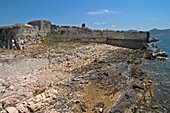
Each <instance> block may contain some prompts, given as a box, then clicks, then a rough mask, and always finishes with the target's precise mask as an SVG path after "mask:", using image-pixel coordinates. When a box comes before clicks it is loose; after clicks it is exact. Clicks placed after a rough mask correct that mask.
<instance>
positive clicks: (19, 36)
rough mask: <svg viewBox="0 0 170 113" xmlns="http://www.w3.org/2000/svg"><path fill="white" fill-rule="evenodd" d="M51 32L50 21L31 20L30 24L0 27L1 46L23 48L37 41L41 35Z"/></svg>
mask: <svg viewBox="0 0 170 113" xmlns="http://www.w3.org/2000/svg"><path fill="white" fill-rule="evenodd" d="M50 32H51V23H50V22H48V21H43V20H41V21H31V22H29V23H28V24H15V25H12V26H6V27H1V28H0V47H1V48H7V49H23V48H25V47H26V46H28V45H30V44H32V43H37V42H39V41H40V38H41V37H45V36H46V35H47V34H48V33H50Z"/></svg>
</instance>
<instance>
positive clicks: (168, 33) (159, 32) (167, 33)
mask: <svg viewBox="0 0 170 113" xmlns="http://www.w3.org/2000/svg"><path fill="white" fill-rule="evenodd" d="M149 33H150V35H151V36H170V29H163V30H160V29H152V30H150V31H149Z"/></svg>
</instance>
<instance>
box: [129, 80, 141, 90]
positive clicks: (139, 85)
mask: <svg viewBox="0 0 170 113" xmlns="http://www.w3.org/2000/svg"><path fill="white" fill-rule="evenodd" d="M132 88H133V89H144V86H143V84H142V83H140V82H138V81H135V82H134V83H133V84H132Z"/></svg>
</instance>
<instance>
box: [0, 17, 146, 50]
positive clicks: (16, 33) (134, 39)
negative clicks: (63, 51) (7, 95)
mask: <svg viewBox="0 0 170 113" xmlns="http://www.w3.org/2000/svg"><path fill="white" fill-rule="evenodd" d="M48 34H54V35H55V36H50V37H49V38H50V39H51V40H53V41H56V42H96V43H106V44H111V45H116V46H121V47H127V48H132V49H144V48H146V43H147V42H148V39H149V33H148V32H125V31H113V30H92V29H89V28H87V27H76V26H56V25H52V24H51V22H50V21H46V20H34V21H30V22H28V24H16V25H12V26H7V27H0V47H1V48H7V49H22V48H25V47H26V46H28V45H29V44H32V43H36V42H39V39H41V38H43V37H45V36H47V35H48Z"/></svg>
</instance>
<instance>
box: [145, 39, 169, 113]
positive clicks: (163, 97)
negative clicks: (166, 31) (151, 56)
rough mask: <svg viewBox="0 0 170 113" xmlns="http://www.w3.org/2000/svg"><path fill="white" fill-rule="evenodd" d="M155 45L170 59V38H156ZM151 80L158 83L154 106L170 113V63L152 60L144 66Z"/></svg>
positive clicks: (164, 112)
mask: <svg viewBox="0 0 170 113" xmlns="http://www.w3.org/2000/svg"><path fill="white" fill-rule="evenodd" d="M154 38H157V39H160V41H159V42H157V43H155V44H156V45H157V46H158V47H159V48H160V49H161V50H162V51H165V52H166V53H167V54H168V57H169V58H170V36H155V37H154ZM143 68H144V69H145V71H147V72H148V74H149V79H151V80H153V81H155V82H156V88H155V97H154V100H153V103H154V104H157V105H158V106H160V108H161V111H162V112H163V113H170V61H169V60H168V61H160V60H151V61H149V62H146V63H145V64H144V66H143Z"/></svg>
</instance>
